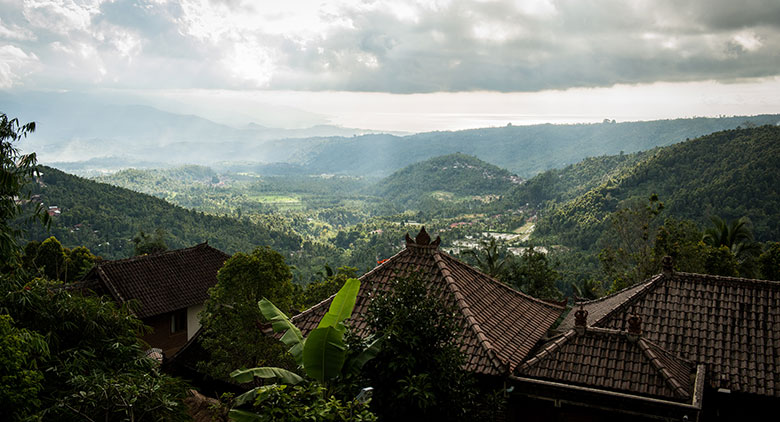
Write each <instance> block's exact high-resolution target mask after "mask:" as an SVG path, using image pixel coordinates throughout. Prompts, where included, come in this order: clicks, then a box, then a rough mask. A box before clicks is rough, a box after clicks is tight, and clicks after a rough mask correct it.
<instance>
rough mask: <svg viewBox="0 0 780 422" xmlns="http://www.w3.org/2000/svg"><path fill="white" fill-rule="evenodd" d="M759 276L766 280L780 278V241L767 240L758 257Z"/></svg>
mask: <svg viewBox="0 0 780 422" xmlns="http://www.w3.org/2000/svg"><path fill="white" fill-rule="evenodd" d="M758 264H759V266H760V269H761V276H762V277H763V278H765V279H767V280H780V242H768V243H767V245H766V247H765V248H764V252H763V253H761V256H759V257H758Z"/></svg>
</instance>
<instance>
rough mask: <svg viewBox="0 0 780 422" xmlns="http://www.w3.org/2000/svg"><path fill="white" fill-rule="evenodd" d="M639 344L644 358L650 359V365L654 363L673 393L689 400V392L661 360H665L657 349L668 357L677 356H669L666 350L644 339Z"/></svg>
mask: <svg viewBox="0 0 780 422" xmlns="http://www.w3.org/2000/svg"><path fill="white" fill-rule="evenodd" d="M637 344H639V348H640V349H641V350H642V353H643V354H644V356H645V357H646V358H648V359H650V363H652V365H653V366H655V368H656V369H657V370H658V372H659V373H660V374H661V376H662V377H663V378H664V381H666V383H667V384H668V385H669V386H670V387H672V391H674V393H675V394H677V395H679V396H680V397H681V398H687V397H689V396H690V393H689V392H688V390H687V389H686V388H685V387H683V385H682V384H681V383H680V382H679V381H678V380H677V378H675V376H674V374H673V373H672V372H671V371H670V368H668V367H667V366H666V365H665V364H664V363H663V362H662V361H661V360H662V359H663V357H662V356H658V355H657V354H656V351H655V350H654V349H656V350H657V351H658V352H659V353H663V354H666V355H667V356H666V357H672V358H677V356H674V355H672V356H669V355H670V354H669V352H667V350H666V349H664V348H662V347H660V346H658V345H657V344H654V343H651V342H649V341H647V340H645V339H644V338H640V339H639V341H637Z"/></svg>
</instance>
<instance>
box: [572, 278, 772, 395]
mask: <svg viewBox="0 0 780 422" xmlns="http://www.w3.org/2000/svg"><path fill="white" fill-rule="evenodd" d="M580 305H581V306H582V307H583V309H584V310H586V311H588V313H589V315H590V316H591V320H592V323H591V325H592V326H594V327H601V328H608V329H616V330H625V329H626V324H627V320H628V317H629V315H632V314H636V315H637V316H639V317H640V318H641V319H642V321H643V323H642V336H643V338H646V339H647V340H648V341H652V342H653V343H655V344H657V345H658V346H659V347H662V348H663V349H665V350H668V351H669V352H671V353H673V354H674V355H677V356H681V357H683V358H685V359H688V360H691V361H694V362H698V363H704V364H706V365H707V373H708V380H709V383H710V385H711V386H712V387H713V388H727V389H729V390H731V391H735V392H745V393H752V394H759V395H764V396H775V397H780V282H776V281H765V280H751V279H745V278H736V277H721V276H714V275H706V274H692V273H674V272H672V271H666V272H665V273H663V274H659V275H657V276H655V277H653V278H651V279H649V280H647V281H645V282H644V283H641V284H638V285H636V286H633V287H631V288H629V289H625V290H623V291H621V292H618V293H616V294H615V295H612V296H608V297H606V298H603V299H599V300H594V301H587V302H581V303H578V304H576V305H575V306H580ZM571 314H572V315H567V317H566V318H565V319H564V321H563V323H562V324H561V328H562V329H564V330H566V329H569V328H571V327H573V326H574V315H573V314H574V313H573V312H572V313H571Z"/></svg>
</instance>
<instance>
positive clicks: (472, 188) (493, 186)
mask: <svg viewBox="0 0 780 422" xmlns="http://www.w3.org/2000/svg"><path fill="white" fill-rule="evenodd" d="M521 181H522V180H521V179H520V178H519V177H517V176H515V175H513V174H512V173H510V172H508V171H507V170H505V169H502V168H499V167H496V166H494V165H492V164H490V163H486V162H484V161H482V160H480V159H478V158H476V157H473V156H470V155H466V154H460V153H456V154H449V155H443V156H440V157H435V158H431V159H429V160H425V161H422V162H419V163H415V164H412V165H410V166H407V167H405V168H403V169H401V170H399V171H397V172H395V173H393V174H392V175H390V176H388V177H386V178H384V179H382V180H381V181H380V182H379V183H377V184H376V185H375V186H374V187H373V189H372V192H371V193H372V194H374V195H376V196H379V197H382V198H384V199H386V200H388V201H389V202H391V203H394V204H397V205H404V206H407V207H409V208H415V207H416V205H418V203H417V202H418V200H419V199H422V198H423V197H425V196H428V195H430V194H434V193H442V194H452V195H455V196H458V197H472V196H484V195H502V194H505V193H507V192H508V191H509V190H510V189H512V187H513V186H516V185H517V184H519V183H521Z"/></svg>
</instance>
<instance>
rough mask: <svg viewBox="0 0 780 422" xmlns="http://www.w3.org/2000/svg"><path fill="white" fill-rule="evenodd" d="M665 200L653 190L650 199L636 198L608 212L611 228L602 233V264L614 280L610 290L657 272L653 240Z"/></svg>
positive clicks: (603, 269) (621, 287)
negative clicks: (642, 200)
mask: <svg viewBox="0 0 780 422" xmlns="http://www.w3.org/2000/svg"><path fill="white" fill-rule="evenodd" d="M663 209H664V204H663V202H661V201H660V200H659V199H658V195H656V194H652V195H651V196H650V198H649V200H648V202H646V203H643V202H636V203H633V204H632V205H630V206H628V207H625V208H623V209H621V210H619V211H616V212H614V213H612V214H611V215H610V216H609V219H608V220H609V228H608V230H607V231H606V232H605V233H604V235H603V236H602V239H601V242H602V243H603V244H604V248H603V249H602V250H601V253H599V261H600V262H601V268H602V271H603V272H604V274H605V275H606V276H607V278H608V279H609V280H610V281H611V282H612V287H611V288H610V292H614V291H617V290H620V289H623V288H625V287H628V286H631V285H633V284H636V283H639V282H640V281H642V280H644V279H646V278H647V277H649V276H651V275H652V274H653V273H655V272H656V270H657V269H658V266H659V263H658V262H656V261H655V260H653V241H654V239H655V231H656V227H657V225H658V224H657V217H658V215H659V214H660V213H661V212H662V211H663Z"/></svg>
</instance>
